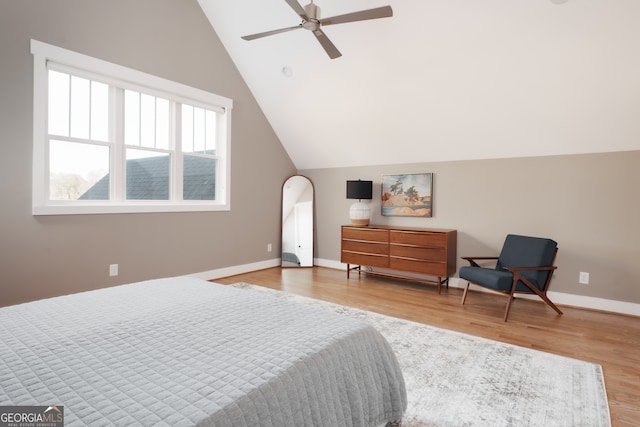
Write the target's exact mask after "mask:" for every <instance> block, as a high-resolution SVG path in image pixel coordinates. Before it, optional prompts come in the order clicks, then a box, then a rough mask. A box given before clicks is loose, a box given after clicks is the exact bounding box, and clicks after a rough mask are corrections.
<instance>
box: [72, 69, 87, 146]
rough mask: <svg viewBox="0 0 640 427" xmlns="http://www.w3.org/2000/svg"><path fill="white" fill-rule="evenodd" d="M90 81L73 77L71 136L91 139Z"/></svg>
mask: <svg viewBox="0 0 640 427" xmlns="http://www.w3.org/2000/svg"><path fill="white" fill-rule="evenodd" d="M89 83H90V82H89V80H87V79H83V78H81V77H76V76H71V136H72V137H75V138H89V111H90V110H89V99H90V92H89Z"/></svg>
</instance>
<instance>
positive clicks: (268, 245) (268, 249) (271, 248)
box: [267, 243, 273, 252]
mask: <svg viewBox="0 0 640 427" xmlns="http://www.w3.org/2000/svg"><path fill="white" fill-rule="evenodd" d="M272 250H273V245H272V244H271V243H267V252H271V251H272Z"/></svg>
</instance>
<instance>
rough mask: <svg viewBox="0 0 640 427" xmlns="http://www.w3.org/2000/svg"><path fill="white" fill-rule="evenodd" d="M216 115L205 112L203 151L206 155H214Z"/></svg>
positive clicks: (208, 111) (209, 111)
mask: <svg viewBox="0 0 640 427" xmlns="http://www.w3.org/2000/svg"><path fill="white" fill-rule="evenodd" d="M216 131H217V130H216V113H214V112H213V111H211V110H207V115H206V135H205V139H206V142H205V150H206V153H207V154H211V155H215V154H216Z"/></svg>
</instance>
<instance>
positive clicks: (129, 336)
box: [0, 277, 406, 427]
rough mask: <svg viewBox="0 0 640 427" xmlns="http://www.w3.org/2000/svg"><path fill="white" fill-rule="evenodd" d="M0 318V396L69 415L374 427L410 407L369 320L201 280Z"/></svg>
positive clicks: (96, 295)
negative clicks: (59, 408)
mask: <svg viewBox="0 0 640 427" xmlns="http://www.w3.org/2000/svg"><path fill="white" fill-rule="evenodd" d="M0 325H1V327H0V382H1V390H0V406H7V405H63V406H64V413H65V425H67V426H79V425H92V426H97V425H121V426H131V425H167V426H187V425H203V426H204V425H210V426H211V425H212V426H218V427H222V426H274V427H275V426H296V427H298V426H340V427H342V426H373V425H377V424H380V423H384V421H386V420H392V419H398V418H401V416H402V413H403V412H404V409H405V408H406V392H405V388H404V380H403V377H402V373H401V372H400V368H399V366H398V363H397V360H396V358H395V355H394V354H393V351H392V350H391V348H390V346H389V344H388V343H387V342H386V340H385V339H384V338H383V337H382V336H381V335H380V334H379V333H378V332H377V331H376V330H375V329H374V328H373V327H371V326H369V325H368V324H366V323H363V322H360V321H357V320H354V319H351V318H348V317H344V316H340V315H337V314H334V313H329V312H325V311H322V310H319V309H315V308H312V307H308V306H303V305H300V304H296V303H292V302H288V301H285V300H284V299H280V298H273V297H270V296H269V295H262V294H258V293H253V292H244V291H242V290H238V289H233V288H231V287H228V286H223V285H219V284H214V283H210V282H206V281H203V280H198V279H193V278H187V277H178V278H171V279H159V280H152V281H147V282H140V283H135V284H130V285H123V286H118V287H113V288H107V289H101V290H97V291H92V292H85V293H79V294H74V295H68V296H64V297H58V298H50V299H46V300H41V301H35V302H31V303H27V304H21V305H15V306H11V307H4V308H1V309H0Z"/></svg>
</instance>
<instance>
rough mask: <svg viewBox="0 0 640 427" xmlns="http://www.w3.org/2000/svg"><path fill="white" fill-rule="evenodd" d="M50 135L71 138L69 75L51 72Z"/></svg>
mask: <svg viewBox="0 0 640 427" xmlns="http://www.w3.org/2000/svg"><path fill="white" fill-rule="evenodd" d="M48 108H49V133H50V134H53V135H62V136H69V75H68V74H64V73H59V72H57V71H52V70H49V105H48Z"/></svg>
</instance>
